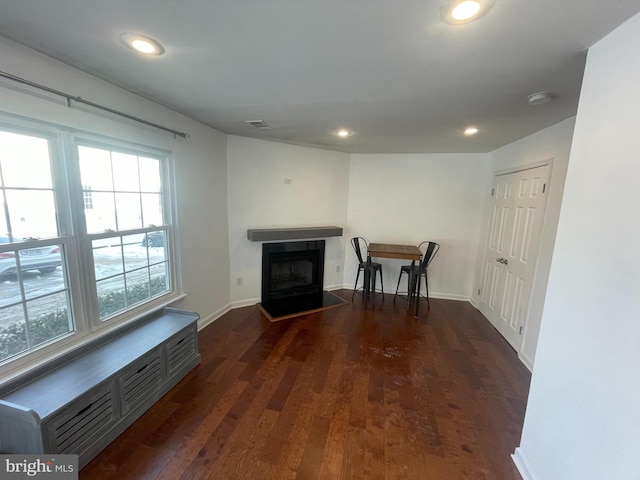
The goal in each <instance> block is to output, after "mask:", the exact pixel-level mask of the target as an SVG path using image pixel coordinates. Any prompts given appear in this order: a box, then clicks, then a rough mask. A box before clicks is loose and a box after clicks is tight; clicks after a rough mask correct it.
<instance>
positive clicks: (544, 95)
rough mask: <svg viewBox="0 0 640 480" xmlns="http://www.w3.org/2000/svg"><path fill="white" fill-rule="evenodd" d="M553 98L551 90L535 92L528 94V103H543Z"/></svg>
mask: <svg viewBox="0 0 640 480" xmlns="http://www.w3.org/2000/svg"><path fill="white" fill-rule="evenodd" d="M552 99H553V93H551V92H537V93H532V94H531V95H529V105H534V106H535V105H544V104H545V103H549V102H550V101H551V100H552Z"/></svg>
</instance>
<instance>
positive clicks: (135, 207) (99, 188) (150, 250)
mask: <svg viewBox="0 0 640 480" xmlns="http://www.w3.org/2000/svg"><path fill="white" fill-rule="evenodd" d="M78 156H79V159H80V176H81V180H82V184H83V185H91V186H92V187H91V188H92V190H90V191H91V194H92V200H93V201H92V208H87V205H86V202H85V209H84V216H85V223H86V226H87V232H88V233H89V238H90V239H91V241H92V251H93V264H94V268H95V272H94V273H95V284H96V291H97V298H98V306H99V312H100V315H99V317H100V319H101V320H104V319H105V318H109V317H110V316H112V315H114V314H116V313H118V312H121V311H123V310H126V309H127V308H130V307H131V306H133V305H136V304H138V303H141V302H144V301H147V300H149V299H150V298H152V297H154V296H156V295H160V294H162V293H165V292H167V291H169V290H170V286H171V285H170V281H169V261H168V258H167V256H166V251H165V245H166V243H167V242H166V239H167V230H168V225H166V224H165V222H164V212H163V209H162V205H163V198H162V176H161V159H159V158H150V157H145V156H140V155H134V154H130V153H122V152H118V151H116V150H112V149H106V148H97V147H89V146H85V145H79V146H78ZM87 191H88V190H86V189H84V190H83V195H86V193H87ZM158 205H160V209H158ZM150 229H152V230H150Z"/></svg>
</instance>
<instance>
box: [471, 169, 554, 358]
mask: <svg viewBox="0 0 640 480" xmlns="http://www.w3.org/2000/svg"><path fill="white" fill-rule="evenodd" d="M553 160H554V159H553V157H548V158H545V159H543V160H538V161H535V162H529V163H523V164H521V165H514V166H511V167H507V168H504V169H500V170H494V171H492V172H490V175H489V177H488V179H487V181H486V184H487V187H486V188H487V192H488V195H487V197H485V204H484V211H483V217H482V224H481V225H482V230H481V235H482V236H481V243H480V244H479V245H478V250H477V258H478V261H477V262H476V272H475V282H474V289H473V291H472V295H471V299H472V300H471V303H472V304H473V306H474V307H475V308H477V309H478V311H480V310H479V308H478V307H479V301H480V300H479V294H478V292H479V291H480V289H481V288H482V281H483V280H482V272H483V267H484V263H485V252H486V245H487V241H488V235H489V218H490V216H491V206H492V201H493V195H492V194H491V189H492V188H493V184H494V181H495V177H496V176H498V175H508V174H511V173H517V172H521V171H524V170H532V169H535V168H538V167H543V166H545V165H548V166H549V181H548V185H547V192H546V193H547V195H550V193H551V189H552V188H553V183H554V182H553V180H554V178H553V170H554V168H553V167H554V161H553ZM548 207H549V197H547V201H546V203H545V209H544V214H543V217H542V226H541V227H540V228H541V231H540V238H541V239H543V238H544V235H545V232H546V230H547V228H548V227H547V221H548V210H549V208H548ZM542 244H543V242H542V241H540V242H539V244H538V246H537V248H536V250H535V255H536V261H535V264H534V268H533V277H532V280H531V290H530V292H529V301H528V303H527V309H526V312H525V314H524V326H523V331H522V336H521V337H520V342H519V344H518V348H517V349H516V353H517V354H518V358H520V360H521V361H522V363H524V364H525V366H526V367H527V368H528V369H529V370H533V359H530V358H528V357H524V356H523V355H521V350H522V345H523V344H524V342H525V340H526V338H527V335H529V334H530V331H529V326H530V322H529V318H530V316H531V308H532V298H533V293H534V292H536V289H537V287H538V282H539V281H540V277H539V264H540V256H541V255H540V253H541V248H542ZM545 281H546V280H545ZM543 298H544V297H543ZM483 316H484V315H483ZM485 318H486V317H485ZM487 322H489V320H488V319H487ZM489 323H491V322H489ZM491 325H492V326H493V324H491ZM537 333H539V330H538V332H537ZM505 341H506V340H505Z"/></svg>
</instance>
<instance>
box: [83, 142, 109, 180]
mask: <svg viewBox="0 0 640 480" xmlns="http://www.w3.org/2000/svg"><path fill="white" fill-rule="evenodd" d="M78 156H79V157H80V177H81V178H82V185H85V186H86V187H90V188H91V189H92V190H106V191H111V190H113V177H112V174H111V154H110V152H109V151H108V150H101V149H98V148H90V147H82V146H80V147H78Z"/></svg>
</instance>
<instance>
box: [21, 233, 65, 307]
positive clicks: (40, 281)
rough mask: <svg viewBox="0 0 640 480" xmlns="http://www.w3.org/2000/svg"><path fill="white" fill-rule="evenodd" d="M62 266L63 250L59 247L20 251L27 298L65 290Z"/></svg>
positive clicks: (52, 246)
mask: <svg viewBox="0 0 640 480" xmlns="http://www.w3.org/2000/svg"><path fill="white" fill-rule="evenodd" d="M61 266H62V248H61V247H60V246H59V245H50V246H46V247H40V248H30V249H26V250H20V268H21V269H22V270H23V273H22V283H23V285H24V294H25V297H26V298H27V299H29V298H33V297H39V296H42V295H46V294H50V293H53V292H59V291H61V290H65V289H66V288H67V287H66V285H65V280H64V271H63V269H62V268H61ZM27 269H28V270H27Z"/></svg>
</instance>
